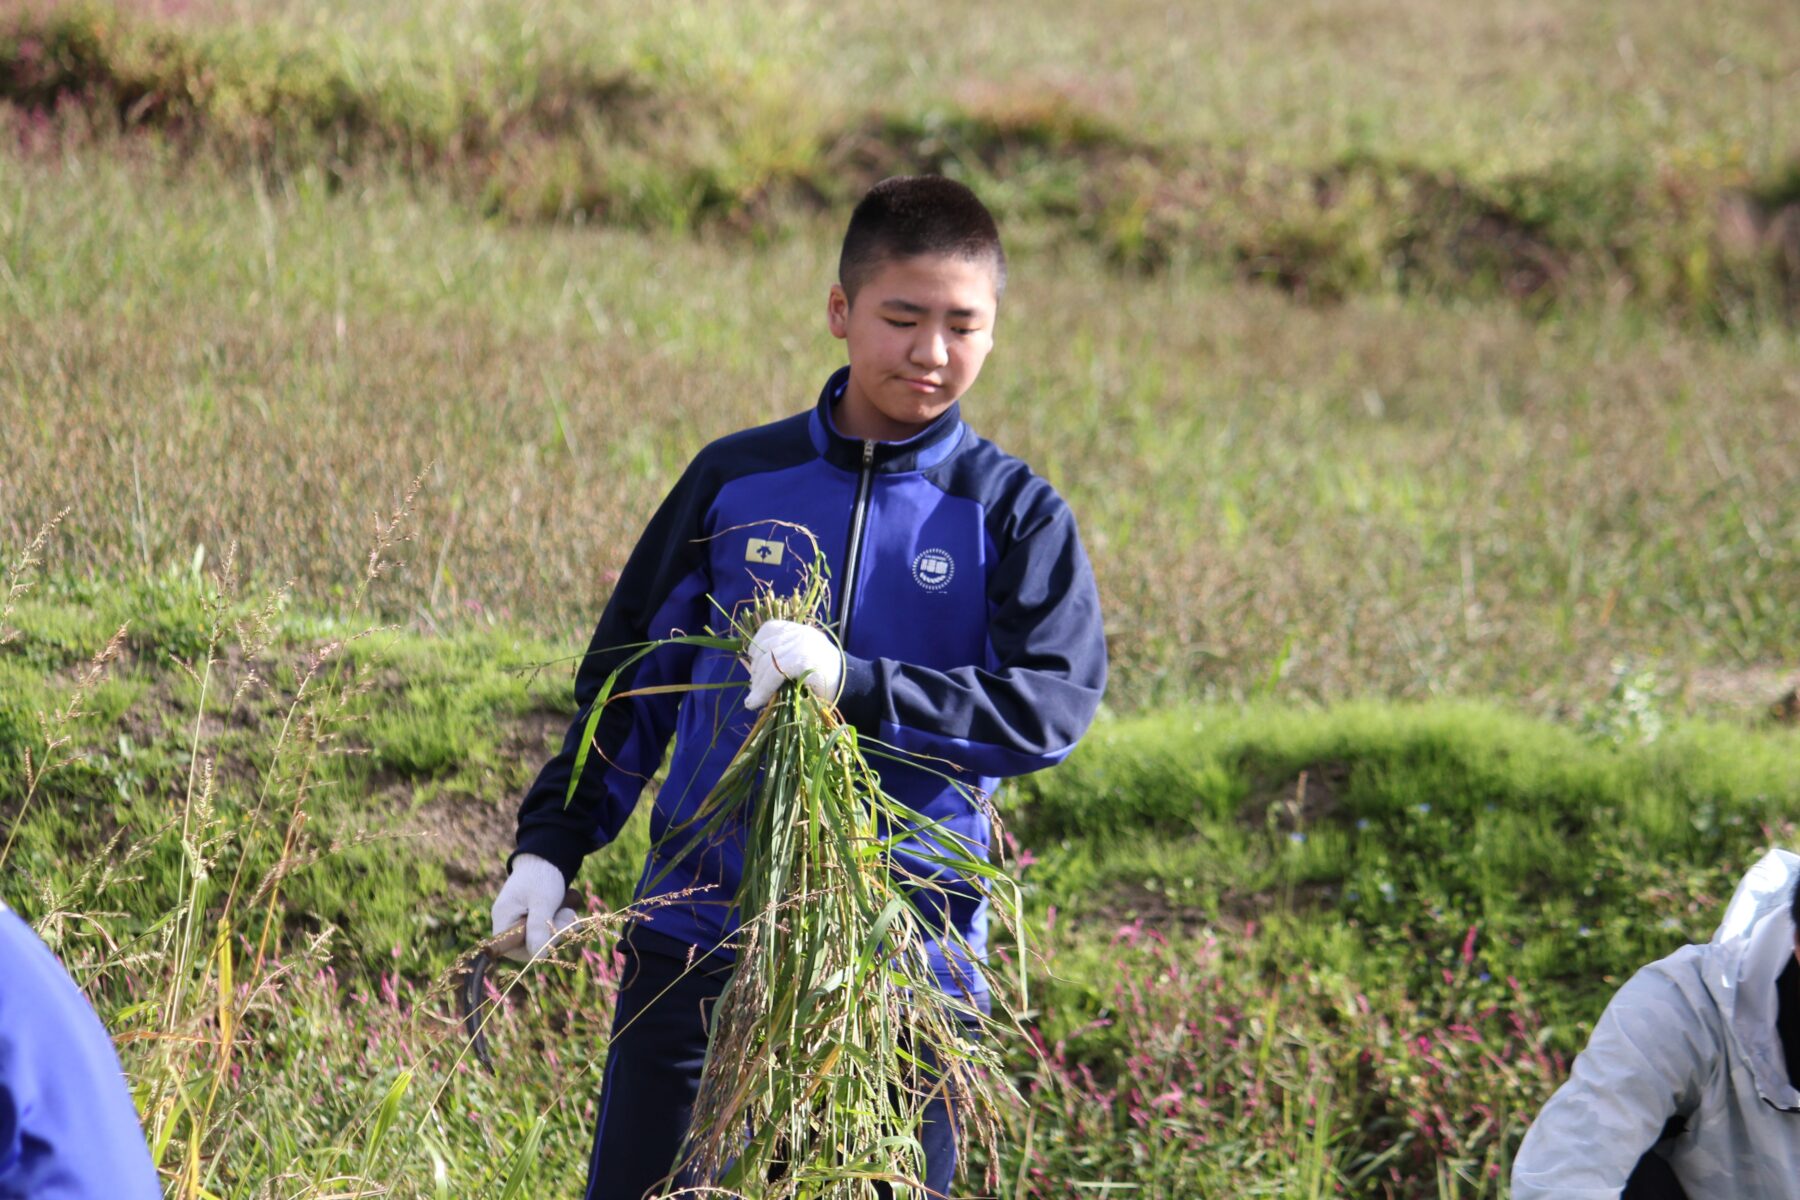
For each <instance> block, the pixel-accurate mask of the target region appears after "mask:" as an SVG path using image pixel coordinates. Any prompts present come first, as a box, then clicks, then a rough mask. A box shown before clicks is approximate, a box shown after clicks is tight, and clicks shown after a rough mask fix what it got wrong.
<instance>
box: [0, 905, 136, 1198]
mask: <svg viewBox="0 0 1800 1200" xmlns="http://www.w3.org/2000/svg"><path fill="white" fill-rule="evenodd" d="M161 1195H162V1187H161V1186H160V1184H159V1183H158V1181H157V1178H156V1171H155V1169H154V1168H153V1167H152V1166H151V1165H150V1151H149V1150H148V1148H147V1147H146V1146H145V1144H144V1134H143V1131H142V1129H141V1128H140V1127H139V1125H138V1116H137V1110H136V1109H135V1108H134V1107H132V1103H131V1093H130V1091H129V1090H127V1088H126V1086H125V1074H124V1072H123V1071H122V1070H121V1069H120V1068H119V1056H118V1055H117V1054H116V1053H114V1051H113V1045H112V1039H111V1038H109V1037H108V1036H107V1034H106V1028H105V1027H104V1026H103V1025H101V1024H100V1019H99V1018H98V1017H96V1016H95V1015H94V1010H93V1009H91V1008H89V1007H88V1004H87V999H86V997H84V996H83V995H82V994H81V991H80V989H78V988H77V987H76V986H75V984H74V982H73V981H72V980H71V979H70V978H69V977H68V976H67V975H66V974H64V973H63V969H62V964H60V963H58V962H57V961H56V957H55V955H53V954H51V953H50V950H49V948H48V947H46V946H45V945H44V944H43V943H42V942H40V941H39V940H38V938H37V935H36V934H34V933H33V932H32V931H31V927H30V926H28V925H26V924H25V922H24V921H23V920H21V919H20V918H19V917H18V916H17V914H15V913H13V912H12V911H11V910H10V909H8V908H6V906H5V905H0V1198H4V1200H13V1198H15V1197H27V1196H28V1197H31V1198H32V1200H89V1198H91V1197H96V1196H106V1197H108V1198H109V1200H110V1198H113V1197H116V1198H117V1200H157V1197H160V1196H161Z"/></svg>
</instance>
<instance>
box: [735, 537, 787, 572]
mask: <svg viewBox="0 0 1800 1200" xmlns="http://www.w3.org/2000/svg"><path fill="white" fill-rule="evenodd" d="M781 551H782V545H781V543H780V542H770V541H765V540H764V539H762V538H751V539H750V545H749V546H747V547H745V549H744V561H745V562H753V563H760V564H762V565H763V566H766V567H774V566H779V565H780V563H781Z"/></svg>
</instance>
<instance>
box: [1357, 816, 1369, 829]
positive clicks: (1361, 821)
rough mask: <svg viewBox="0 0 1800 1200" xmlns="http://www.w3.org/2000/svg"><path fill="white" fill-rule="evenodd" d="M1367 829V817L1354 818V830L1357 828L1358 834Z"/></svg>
mask: <svg viewBox="0 0 1800 1200" xmlns="http://www.w3.org/2000/svg"><path fill="white" fill-rule="evenodd" d="M1368 827H1369V818H1367V817H1358V818H1356V828H1357V831H1358V832H1361V831H1362V830H1364V829H1367V828H1368Z"/></svg>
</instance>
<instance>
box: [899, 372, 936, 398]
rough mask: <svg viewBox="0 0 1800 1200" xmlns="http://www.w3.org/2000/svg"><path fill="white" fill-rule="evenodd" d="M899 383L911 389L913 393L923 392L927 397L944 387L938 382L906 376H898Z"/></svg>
mask: <svg viewBox="0 0 1800 1200" xmlns="http://www.w3.org/2000/svg"><path fill="white" fill-rule="evenodd" d="M900 382H901V383H904V384H905V385H906V386H907V387H909V388H911V389H912V390H913V391H915V392H923V393H925V394H927V395H929V394H930V393H932V392H935V391H937V390H938V389H940V388H942V387H943V386H944V385H943V384H942V383H941V382H940V381H938V380H936V379H913V378H911V377H910V376H907V375H902V376H900Z"/></svg>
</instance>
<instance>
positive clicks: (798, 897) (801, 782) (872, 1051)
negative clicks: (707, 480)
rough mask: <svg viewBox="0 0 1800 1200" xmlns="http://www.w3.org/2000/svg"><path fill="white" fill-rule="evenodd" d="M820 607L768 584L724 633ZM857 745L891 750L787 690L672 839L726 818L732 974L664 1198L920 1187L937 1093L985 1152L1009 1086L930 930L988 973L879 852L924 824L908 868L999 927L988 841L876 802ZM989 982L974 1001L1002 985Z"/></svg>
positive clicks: (697, 834)
mask: <svg viewBox="0 0 1800 1200" xmlns="http://www.w3.org/2000/svg"><path fill="white" fill-rule="evenodd" d="M814 561H815V562H816V561H818V559H817V556H816V555H815V558H814ZM824 598H825V581H824V576H823V573H822V571H821V570H819V569H815V570H814V571H813V572H812V573H811V574H810V575H809V576H808V578H807V579H806V581H805V582H804V583H803V585H802V587H801V588H800V590H799V591H798V592H797V593H796V594H794V595H791V596H785V597H776V596H774V595H768V594H765V595H764V596H762V597H761V598H760V599H759V602H758V603H757V604H755V605H754V606H752V607H751V609H750V610H749V611H747V612H742V613H739V614H735V616H734V620H733V626H734V631H735V633H736V634H737V635H738V638H739V639H741V641H740V643H739V644H740V645H741V646H742V645H747V643H748V640H749V634H750V633H752V632H753V631H754V630H755V629H756V628H757V627H759V626H760V625H761V623H762V622H763V621H765V620H771V619H777V618H779V619H783V620H790V621H813V620H815V618H816V615H817V614H818V613H819V612H821V611H823V601H824ZM865 752H866V754H867V755H869V756H877V757H883V756H888V755H891V754H893V753H895V752H894V751H892V750H889V749H887V748H884V747H880V746H879V745H877V744H875V743H872V742H865V741H864V740H862V739H859V737H858V735H857V732H856V730H855V729H853V728H852V727H851V726H849V725H847V724H846V723H844V721H843V720H842V719H841V718H840V717H839V716H838V714H837V711H836V710H835V709H834V708H833V707H832V706H831V704H829V703H828V702H826V701H824V700H821V699H820V698H819V697H818V696H817V695H816V694H815V693H814V691H813V690H812V689H811V688H809V687H805V686H802V685H801V684H800V683H797V682H790V683H787V684H785V685H783V687H782V688H781V690H780V691H779V692H777V693H776V696H775V697H774V699H773V700H771V701H770V702H769V704H768V705H767V706H766V707H765V708H764V709H763V710H762V712H761V714H760V715H759V717H758V718H757V720H756V722H755V724H754V726H753V727H752V729H751V731H750V733H749V736H748V738H747V739H746V741H745V743H744V745H743V748H742V749H741V750H740V751H739V753H738V754H737V756H736V757H735V758H734V759H733V760H732V763H731V765H730V766H729V767H728V768H727V770H726V772H725V775H724V776H723V777H722V778H721V780H720V782H719V784H718V785H717V787H716V788H714V790H713V792H712V793H711V795H709V796H708V797H707V799H706V800H705V801H704V802H703V804H702V805H701V808H700V811H699V813H698V814H697V816H696V817H695V819H694V821H693V822H692V823H690V824H689V825H688V826H687V827H686V828H684V829H682V830H680V831H679V832H678V833H675V832H672V833H671V834H670V835H669V836H671V837H675V836H680V837H683V838H700V839H711V838H717V837H726V836H738V828H741V829H742V836H743V837H744V839H745V851H744V871H743V878H742V883H741V885H740V887H739V889H738V893H737V897H736V905H737V911H738V914H739V919H740V932H739V935H738V938H737V941H736V952H737V968H736V971H735V973H734V974H733V976H732V979H731V981H730V983H729V984H728V985H727V987H726V990H725V992H724V994H723V995H722V996H721V998H720V1000H719V1002H718V1005H717V1006H716V1008H715V1009H714V1012H713V1017H712V1026H711V1042H710V1045H709V1049H708V1053H707V1060H706V1066H705V1070H704V1074H703V1078H702V1083H701V1088H700V1094H699V1097H698V1100H697V1103H696V1105H695V1110H694V1117H693V1123H692V1125H691V1127H690V1132H689V1136H688V1140H687V1143H686V1145H685V1146H684V1148H683V1151H682V1161H681V1163H680V1164H679V1168H680V1169H679V1171H678V1172H677V1176H676V1177H677V1178H678V1179H679V1180H683V1181H686V1182H687V1184H688V1188H689V1190H688V1191H687V1192H684V1193H681V1194H690V1195H702V1194H704V1195H720V1194H728V1195H736V1196H744V1197H753V1198H756V1200H789V1198H792V1200H877V1198H878V1197H883V1196H889V1195H891V1196H912V1197H920V1198H923V1197H924V1196H925V1195H926V1192H925V1188H924V1185H923V1183H922V1182H921V1181H922V1180H923V1179H924V1176H925V1161H924V1151H923V1149H922V1148H921V1145H920V1141H919V1137H918V1131H919V1127H920V1122H921V1117H922V1115H923V1113H924V1111H925V1109H926V1106H927V1105H928V1104H930V1103H931V1102H932V1100H933V1099H934V1098H946V1097H947V1098H948V1100H949V1104H950V1113H951V1115H952V1120H953V1125H954V1128H955V1131H956V1135H957V1139H958V1145H959V1150H961V1151H964V1152H966V1151H967V1150H968V1149H970V1148H972V1147H974V1146H984V1147H986V1148H987V1149H988V1150H989V1151H990V1153H989V1155H988V1161H990V1162H992V1161H994V1155H993V1154H992V1153H991V1151H992V1149H993V1143H994V1139H995V1134H996V1130H997V1126H998V1118H999V1116H1000V1104H1001V1102H1002V1101H1003V1100H1004V1099H1005V1098H1006V1096H1007V1095H1008V1094H1009V1090H1010V1084H1009V1083H1008V1082H1007V1080H1006V1078H1005V1075H1004V1073H1003V1072H1002V1071H1001V1070H1000V1069H999V1050H998V1047H997V1045H996V1041H997V1038H996V1037H995V1036H994V1035H995V1034H997V1033H998V1032H999V1030H1000V1028H1001V1023H1000V1022H998V1021H996V1020H995V1019H994V1018H992V1017H989V1016H988V1015H986V1014H985V1013H983V1011H982V1010H981V1009H980V1008H978V1007H977V1006H976V1005H975V1004H974V1003H973V1001H972V1000H971V999H970V998H969V997H968V996H966V995H965V996H952V995H950V994H948V993H946V992H945V991H944V990H942V988H941V987H940V986H939V984H938V982H937V980H936V978H935V976H934V973H933V970H932V966H931V959H930V957H929V953H928V946H929V942H930V939H931V938H932V937H936V938H938V939H939V940H940V941H943V940H945V939H949V940H950V941H951V942H952V943H954V944H949V945H945V946H944V947H943V948H944V950H945V951H946V952H947V953H948V954H949V955H950V956H951V957H952V958H953V959H954V960H957V961H970V962H977V963H978V966H977V968H976V969H979V970H982V971H984V972H985V971H986V970H987V968H986V967H985V965H981V964H979V960H978V958H977V956H976V955H974V954H972V953H971V952H970V951H969V948H968V947H967V946H966V945H962V944H961V942H960V939H959V938H958V937H957V935H956V934H955V932H954V931H953V930H948V929H946V928H944V926H943V924H942V923H941V922H930V921H929V919H928V918H927V917H926V915H925V914H926V913H927V912H929V911H931V910H932V909H933V908H934V907H937V906H936V905H934V904H932V903H931V902H930V901H931V899H932V898H931V897H929V896H928V895H927V893H929V892H930V891H932V890H934V889H941V885H940V884H939V883H938V882H936V881H935V880H933V879H925V878H921V877H919V876H918V875H917V874H916V873H910V874H909V873H908V872H907V871H905V870H904V869H903V868H901V867H900V866H899V864H898V861H897V860H896V857H895V853H896V850H897V849H898V848H899V847H900V845H901V844H902V843H903V842H907V841H908V839H909V838H913V839H916V838H917V835H919V834H921V833H922V834H924V835H926V837H927V839H928V844H929V847H930V849H921V845H920V842H919V840H913V841H911V842H910V844H909V853H910V854H911V855H912V856H914V858H915V860H917V859H919V858H924V859H925V860H926V861H928V862H930V863H931V865H932V866H933V868H934V870H935V873H936V874H937V875H938V876H939V877H940V878H956V877H960V880H961V882H960V884H959V885H958V886H962V887H965V888H966V887H969V886H974V887H978V888H982V889H983V890H985V891H986V892H987V893H989V899H990V904H991V910H990V911H991V912H993V913H994V914H997V915H998V916H999V918H1000V920H1001V921H1002V922H1003V923H1005V924H1007V925H1008V926H1009V927H1013V928H1015V929H1016V913H1017V907H1018V906H1017V897H1016V892H1015V891H1014V890H1013V889H1011V887H1010V881H1009V880H1007V878H1006V876H1005V875H1004V874H1003V873H1002V872H1001V871H999V870H998V869H997V868H996V867H995V866H994V865H993V864H991V863H990V862H988V861H987V858H986V854H985V850H983V849H981V848H977V847H974V846H971V845H969V844H968V843H967V842H966V841H964V840H963V839H961V838H959V837H958V836H957V835H955V834H954V833H951V832H949V831H947V830H943V829H942V828H940V827H938V826H937V825H935V824H934V823H933V822H932V821H930V820H929V819H927V818H925V817H923V816H921V815H920V814H919V813H917V812H915V811H913V810H911V809H910V808H908V807H906V806H905V805H902V804H900V803H899V802H897V801H895V800H894V799H893V798H892V797H890V796H889V795H887V794H886V793H885V792H884V791H883V790H882V787H881V780H880V777H879V775H878V774H877V773H876V772H875V770H874V769H872V768H871V766H870V765H869V761H868V757H866V756H865ZM909 761H915V762H916V760H909ZM970 799H971V802H972V803H980V804H985V803H986V801H985V798H983V797H979V796H976V795H973V794H971V796H970ZM997 984H998V980H994V981H992V982H990V983H989V985H988V989H989V991H990V993H992V994H996V995H1000V994H1002V989H1000V988H999V987H998V986H996V985H997ZM1000 1011H1004V1005H1002V1006H1001V1008H1000ZM959 1157H960V1156H959ZM964 1161H966V1157H965V1158H964Z"/></svg>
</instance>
